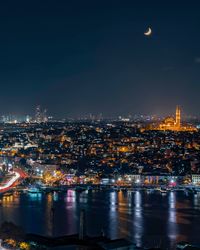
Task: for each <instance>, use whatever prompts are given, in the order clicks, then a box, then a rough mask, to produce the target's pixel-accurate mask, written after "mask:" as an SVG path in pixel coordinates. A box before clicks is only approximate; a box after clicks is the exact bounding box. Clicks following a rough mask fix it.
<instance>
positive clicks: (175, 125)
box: [150, 106, 197, 131]
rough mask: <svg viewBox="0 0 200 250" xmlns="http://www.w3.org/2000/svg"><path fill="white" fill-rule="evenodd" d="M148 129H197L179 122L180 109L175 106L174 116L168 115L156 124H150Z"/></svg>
mask: <svg viewBox="0 0 200 250" xmlns="http://www.w3.org/2000/svg"><path fill="white" fill-rule="evenodd" d="M150 130H164V131H166V130H171V131H196V130H197V129H196V128H195V127H193V126H191V125H188V124H187V125H182V124H181V109H180V106H177V107H176V117H175V118H174V117H172V116H168V117H166V118H165V119H164V120H163V121H162V122H161V123H160V124H158V125H157V126H153V125H152V126H151V128H150Z"/></svg>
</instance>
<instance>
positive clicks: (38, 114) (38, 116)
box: [35, 105, 42, 123]
mask: <svg viewBox="0 0 200 250" xmlns="http://www.w3.org/2000/svg"><path fill="white" fill-rule="evenodd" d="M35 121H36V122H37V123H40V122H42V121H41V109H40V105H38V106H37V107H36V110H35Z"/></svg>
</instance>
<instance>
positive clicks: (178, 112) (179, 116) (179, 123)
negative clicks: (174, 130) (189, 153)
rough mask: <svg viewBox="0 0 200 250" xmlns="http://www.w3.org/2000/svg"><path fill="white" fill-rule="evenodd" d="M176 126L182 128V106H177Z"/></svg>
mask: <svg viewBox="0 0 200 250" xmlns="http://www.w3.org/2000/svg"><path fill="white" fill-rule="evenodd" d="M176 126H177V127H178V128H180V126H181V109H180V106H176Z"/></svg>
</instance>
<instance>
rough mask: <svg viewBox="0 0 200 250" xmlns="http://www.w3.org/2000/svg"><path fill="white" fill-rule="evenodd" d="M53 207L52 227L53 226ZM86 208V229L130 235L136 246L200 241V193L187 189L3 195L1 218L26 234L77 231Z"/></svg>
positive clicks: (71, 232)
mask: <svg viewBox="0 0 200 250" xmlns="http://www.w3.org/2000/svg"><path fill="white" fill-rule="evenodd" d="M52 207H53V208H54V209H55V211H54V217H55V218H54V227H53V226H52V221H53V219H52ZM81 209H85V211H86V218H87V232H88V233H89V234H90V235H98V234H100V232H101V230H102V228H103V229H104V231H105V233H106V234H107V235H108V236H109V237H111V238H120V237H127V238H129V239H130V240H132V241H133V242H135V243H137V245H144V243H145V242H153V241H154V240H155V239H156V240H158V239H162V240H163V239H164V240H163V242H164V244H168V245H169V246H170V247H171V249H172V246H174V242H175V241H177V240H178V241H181V240H185V241H192V242H195V243H200V239H198V237H197V236H196V235H197V234H196V233H197V232H198V231H199V230H200V195H199V194H197V195H193V194H190V195H187V196H186V195H185V194H184V193H183V192H180V193H178V192H168V193H167V194H165V195H161V194H160V193H159V192H153V193H149V194H148V193H146V192H143V191H135V192H129V191H128V192H122V191H120V192H116V191H112V192H111V191H93V190H89V191H88V192H76V191H75V190H70V189H69V190H67V191H66V192H64V193H57V192H54V193H49V194H21V195H19V196H15V195H13V196H9V197H5V198H3V199H2V206H1V207H0V221H1V222H3V221H5V220H7V221H13V222H14V223H16V224H18V225H21V226H23V227H24V228H25V230H26V231H27V232H33V233H39V234H46V235H52V232H53V231H54V234H55V235H63V234H75V233H77V232H78V225H79V214H80V210H81Z"/></svg>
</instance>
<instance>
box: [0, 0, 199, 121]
mask: <svg viewBox="0 0 200 250" xmlns="http://www.w3.org/2000/svg"><path fill="white" fill-rule="evenodd" d="M159 2H160V3H159ZM148 27H151V28H152V31H153V34H152V36H151V37H146V36H144V34H143V33H144V32H145V31H146V30H147V29H148ZM0 55H1V56H0V86H1V91H0V114H5V113H18V114H25V113H30V114H31V113H33V112H34V109H35V106H36V105H38V104H40V105H41V106H42V107H46V108H47V109H48V112H49V114H52V115H54V116H57V117H66V116H79V115H84V114H88V113H93V114H98V113H102V114H103V115H105V116H109V115H112V116H113V115H120V114H135V113H145V114H155V113H156V114H166V113H168V112H170V113H171V112H174V109H175V105H176V104H179V105H181V106H182V107H183V109H184V111H185V112H186V113H188V114H195V115H200V108H199V107H200V98H199V93H200V1H194V0H193V1H179V0H173V1H170V0H169V1H156V0H154V1H153V0H152V1H147V0H146V1H143V0H140V1H133V0H130V1H126V0H123V1H117V0H113V1H112V0H106V1H104V0H102V1H98V0H95V1H94V0H93V1H88V0H85V1H83V0H73V1H67V0H65V1H64V0H63V1H59V0H56V1H55V0H54V1H51V0H46V1H42V0H40V1H32V0H30V1H27V0H26V1H16V0H13V1H1V3H0Z"/></svg>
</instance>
